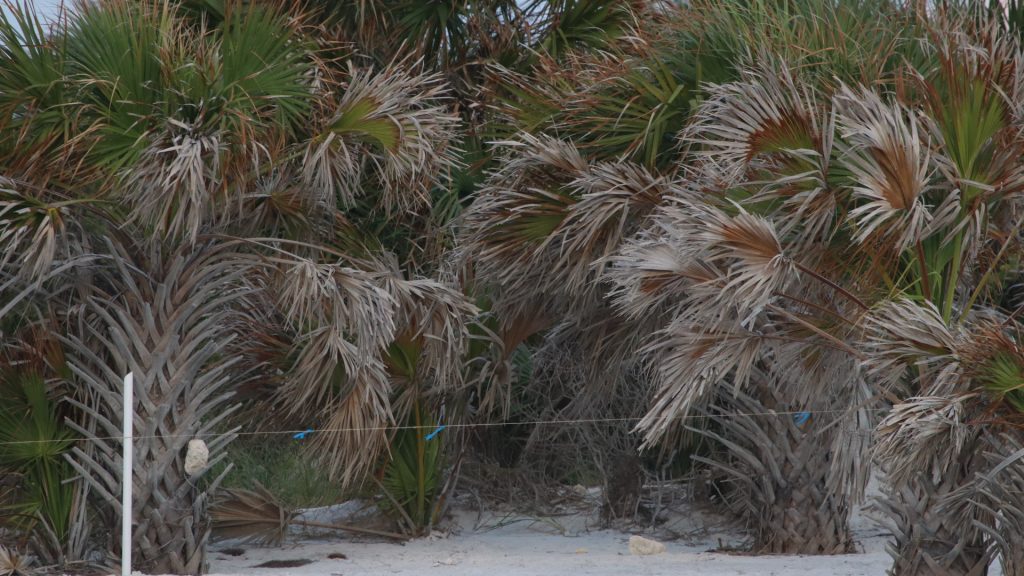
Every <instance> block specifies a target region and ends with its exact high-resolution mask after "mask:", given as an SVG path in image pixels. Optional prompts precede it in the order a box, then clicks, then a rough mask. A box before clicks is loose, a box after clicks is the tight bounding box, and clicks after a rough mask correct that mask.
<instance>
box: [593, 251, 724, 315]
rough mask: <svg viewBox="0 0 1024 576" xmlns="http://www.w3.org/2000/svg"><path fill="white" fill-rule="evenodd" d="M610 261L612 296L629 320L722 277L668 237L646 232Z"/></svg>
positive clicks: (672, 304) (653, 311) (653, 312)
mask: <svg viewBox="0 0 1024 576" xmlns="http://www.w3.org/2000/svg"><path fill="white" fill-rule="evenodd" d="M610 262H611V264H612V267H611V270H610V271H609V273H608V275H609V279H610V280H611V281H612V282H613V284H614V288H613V290H612V291H611V293H610V296H611V297H612V299H613V301H614V303H615V305H616V308H617V310H618V311H619V312H620V313H621V314H623V315H625V316H626V317H627V318H629V319H637V318H641V317H644V316H650V315H653V314H656V313H658V312H660V311H663V310H666V309H668V308H670V307H672V306H674V305H677V304H678V303H679V302H680V301H682V300H684V299H685V298H686V297H687V296H688V295H689V294H690V291H691V289H692V288H693V287H694V286H696V285H700V284H705V283H707V284H713V283H714V282H716V281H719V280H720V272H719V270H717V269H716V268H714V267H712V266H709V265H708V264H706V263H704V262H702V261H694V260H692V259H690V258H687V257H686V255H685V254H684V253H682V252H681V251H679V250H677V249H676V248H675V244H674V243H673V242H672V241H670V240H669V239H666V238H658V237H652V236H650V235H646V234H645V235H641V236H638V237H636V238H634V239H631V240H629V241H628V242H626V243H625V244H624V245H623V247H622V248H621V249H620V250H619V252H618V254H616V255H615V256H614V257H612V258H611V259H610Z"/></svg>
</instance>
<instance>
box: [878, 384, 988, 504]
mask: <svg viewBox="0 0 1024 576" xmlns="http://www.w3.org/2000/svg"><path fill="white" fill-rule="evenodd" d="M977 400H978V396H977V394H974V393H967V394H959V395H955V396H918V397H912V398H908V399H907V400H906V401H905V402H903V403H900V404H897V405H896V406H894V407H893V409H892V412H890V413H889V414H888V415H887V416H886V417H885V418H883V419H882V421H881V422H880V423H879V424H878V429H877V431H876V435H877V444H876V446H875V455H876V457H877V458H878V461H879V463H880V464H881V466H882V468H883V469H884V470H885V472H886V475H887V477H888V478H889V480H890V481H891V482H893V483H895V484H896V485H897V486H901V485H905V484H907V483H909V482H910V481H912V480H913V479H915V478H916V477H917V475H918V474H925V475H928V476H929V477H930V478H931V479H932V481H934V482H939V481H941V479H943V478H953V477H955V476H956V474H954V473H953V469H954V467H956V466H959V461H960V455H961V454H963V453H964V450H965V449H966V448H967V446H968V445H969V443H970V442H973V441H974V440H975V439H976V437H977V429H976V428H975V427H973V426H971V425H970V420H971V419H972V417H973V415H974V414H975V412H976V405H977V404H978V401H977Z"/></svg>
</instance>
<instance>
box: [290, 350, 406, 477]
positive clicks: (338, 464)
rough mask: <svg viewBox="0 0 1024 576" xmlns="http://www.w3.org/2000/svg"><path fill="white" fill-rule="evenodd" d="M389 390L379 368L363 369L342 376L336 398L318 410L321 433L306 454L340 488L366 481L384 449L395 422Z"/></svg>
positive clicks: (314, 439)
mask: <svg viewBox="0 0 1024 576" xmlns="http://www.w3.org/2000/svg"><path fill="white" fill-rule="evenodd" d="M391 394H392V387H391V381H390V378H388V375H387V374H386V372H384V370H383V367H381V369H380V370H379V371H377V370H376V367H375V366H366V367H364V368H363V370H362V371H361V372H356V373H354V374H346V377H345V382H344V389H343V391H342V393H341V394H339V397H337V398H335V399H334V400H333V401H331V402H329V403H326V404H323V405H321V407H320V414H319V415H318V421H319V422H321V423H322V427H323V429H324V432H323V433H321V434H316V435H315V436H314V437H313V442H312V443H311V444H310V450H311V452H312V453H314V454H316V455H317V457H318V458H319V460H320V462H321V463H322V464H323V465H324V467H325V468H326V469H327V470H328V471H329V473H330V474H331V476H332V477H335V478H337V479H338V480H339V481H340V483H341V485H342V486H344V487H355V486H357V485H359V484H360V483H361V482H363V481H364V480H366V478H367V474H368V473H369V472H371V471H372V470H373V468H374V466H375V465H376V464H377V458H376V457H377V456H379V455H380V454H381V453H382V452H383V451H384V450H386V449H387V447H388V438H389V434H388V431H389V429H391V428H393V427H394V426H396V424H397V422H398V420H397V419H396V416H395V414H394V410H393V408H392V404H391V398H390V396H391Z"/></svg>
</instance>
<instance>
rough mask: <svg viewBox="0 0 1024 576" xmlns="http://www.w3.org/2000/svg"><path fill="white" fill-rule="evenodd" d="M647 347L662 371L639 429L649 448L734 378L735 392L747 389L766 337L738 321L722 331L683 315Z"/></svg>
mask: <svg viewBox="0 0 1024 576" xmlns="http://www.w3.org/2000/svg"><path fill="white" fill-rule="evenodd" d="M655 338H656V339H655V340H654V342H653V343H651V344H649V345H648V346H647V347H646V348H645V349H644V351H643V352H644V354H646V355H648V356H649V357H650V358H651V362H652V366H653V367H654V369H655V370H656V375H655V378H656V382H657V392H656V394H655V397H654V399H653V401H652V403H651V407H650V409H649V410H648V412H647V413H646V414H645V415H644V417H643V419H641V420H640V421H639V422H638V423H637V426H636V429H637V430H638V431H641V432H643V434H644V446H645V447H649V446H653V445H654V444H656V443H657V442H658V440H660V439H661V437H662V436H664V435H665V434H666V433H668V432H670V431H671V430H673V429H678V427H679V426H680V425H684V424H686V419H687V418H690V417H691V416H692V415H693V414H695V413H696V412H695V411H696V410H698V409H700V408H701V407H703V406H704V405H705V404H706V403H707V402H708V401H709V400H710V398H711V397H712V396H713V394H714V393H715V392H716V390H717V389H718V387H719V386H720V385H721V384H722V383H723V382H724V381H725V380H726V379H727V378H728V379H730V380H731V381H732V385H733V386H734V387H735V388H734V389H735V390H740V389H742V388H743V387H744V386H746V384H747V382H748V380H749V379H750V377H751V375H752V374H753V371H754V370H755V364H756V362H757V361H758V360H759V358H760V355H761V352H762V350H763V346H764V342H765V338H764V337H763V336H762V335H761V334H760V333H759V332H758V331H755V330H748V329H745V328H743V327H742V326H740V325H739V322H738V321H735V320H734V321H733V323H732V325H728V326H726V325H724V324H723V323H722V322H719V323H718V328H717V329H709V328H705V327H703V326H700V325H694V324H693V323H692V319H689V318H686V315H685V314H684V315H682V316H681V317H677V318H676V319H675V320H673V322H672V324H671V325H670V326H668V327H667V328H665V329H664V330H663V331H662V332H661V333H660V334H658V335H657V336H656V337H655Z"/></svg>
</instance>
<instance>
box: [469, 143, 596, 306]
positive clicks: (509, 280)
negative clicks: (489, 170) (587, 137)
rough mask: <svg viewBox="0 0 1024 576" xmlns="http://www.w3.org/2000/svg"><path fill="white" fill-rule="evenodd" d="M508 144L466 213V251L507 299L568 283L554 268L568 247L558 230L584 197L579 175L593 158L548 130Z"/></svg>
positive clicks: (481, 277) (549, 290)
mask: <svg viewBox="0 0 1024 576" xmlns="http://www.w3.org/2000/svg"><path fill="white" fill-rule="evenodd" d="M502 144H503V145H505V146H507V147H508V148H509V150H510V152H509V154H508V156H507V157H505V159H504V160H503V161H502V162H501V164H500V168H499V169H498V170H497V171H495V172H494V173H493V174H491V176H490V177H489V178H488V180H487V182H486V183H485V184H484V186H483V187H482V188H481V189H480V190H479V191H478V193H477V197H476V199H475V200H474V202H473V204H472V205H471V206H470V207H469V208H468V209H467V210H466V212H465V213H464V214H463V220H462V222H461V226H460V244H461V247H460V256H461V259H462V261H463V262H464V263H465V264H467V265H468V264H472V267H473V269H474V271H475V274H476V278H477V279H478V281H479V282H481V283H482V284H486V285H494V286H500V287H501V299H502V300H510V301H522V302H524V303H525V301H526V300H528V299H530V298H533V297H535V296H537V295H544V294H550V293H554V294H558V293H561V292H562V290H563V288H564V281H565V279H564V278H562V277H553V276H552V275H549V274H547V273H546V271H547V270H549V269H552V268H554V263H555V262H556V261H557V260H558V259H559V258H560V254H561V246H558V245H556V242H555V237H556V236H555V234H556V232H557V230H558V229H559V228H560V227H561V226H562V224H563V222H564V221H565V219H566V218H567V217H568V215H569V209H570V207H571V206H572V205H574V204H576V203H577V202H578V201H579V194H578V191H577V190H576V189H574V188H573V187H572V183H573V182H574V181H576V180H577V179H579V178H582V177H585V176H587V175H588V174H589V172H590V165H589V164H588V163H587V161H586V160H585V159H584V158H583V156H582V155H581V154H580V152H579V151H578V150H577V149H576V148H575V147H574V146H573V145H572V144H571V143H567V142H562V141H559V140H556V139H554V138H550V137H547V136H542V137H534V136H532V135H528V134H523V135H521V136H520V138H519V139H517V140H515V141H510V142H503V143H502Z"/></svg>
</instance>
